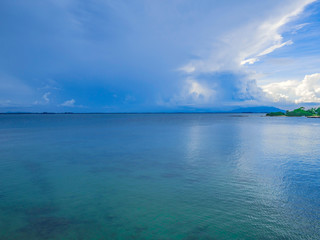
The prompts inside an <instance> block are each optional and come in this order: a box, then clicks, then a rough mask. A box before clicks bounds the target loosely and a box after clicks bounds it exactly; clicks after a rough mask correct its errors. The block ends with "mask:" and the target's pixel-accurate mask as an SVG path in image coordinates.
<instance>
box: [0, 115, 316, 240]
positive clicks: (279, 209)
mask: <svg viewBox="0 0 320 240" xmlns="http://www.w3.org/2000/svg"><path fill="white" fill-rule="evenodd" d="M318 121H319V119H307V118H268V117H262V115H259V114H252V115H250V114H243V115H239V114H237V115H235V114H138V115H136V114H128V115H126V114H121V115H117V114H114V115H99V114H96V115H0V124H1V125H0V143H1V145H0V149H1V150H0V210H1V213H2V214H1V215H0V238H1V239H318V238H319V236H320V230H319V229H320V224H319V223H320V221H319V217H320V189H319V187H320V171H319V169H320V168H319V167H320V160H319V157H318V156H320V155H319V153H320V150H319V149H320V148H319V143H320V142H319V140H320V135H319V134H317V132H319V130H320V124H319V123H318Z"/></svg>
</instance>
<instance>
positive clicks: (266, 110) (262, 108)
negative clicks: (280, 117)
mask: <svg viewBox="0 0 320 240" xmlns="http://www.w3.org/2000/svg"><path fill="white" fill-rule="evenodd" d="M231 112H234V113H270V112H285V110H282V109H280V108H276V107H268V106H260V107H243V108H237V109H234V110H232V111H231Z"/></svg>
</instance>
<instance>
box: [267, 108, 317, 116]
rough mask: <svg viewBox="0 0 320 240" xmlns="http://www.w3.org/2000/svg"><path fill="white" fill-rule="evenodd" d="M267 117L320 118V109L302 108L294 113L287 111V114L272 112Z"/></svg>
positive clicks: (293, 111)
mask: <svg viewBox="0 0 320 240" xmlns="http://www.w3.org/2000/svg"><path fill="white" fill-rule="evenodd" d="M266 116H269V117H303V116H304V117H308V118H320V107H318V108H310V109H305V108H304V107H300V108H297V109H294V110H292V111H289V110H287V111H286V112H281V111H278V112H270V113H267V114H266Z"/></svg>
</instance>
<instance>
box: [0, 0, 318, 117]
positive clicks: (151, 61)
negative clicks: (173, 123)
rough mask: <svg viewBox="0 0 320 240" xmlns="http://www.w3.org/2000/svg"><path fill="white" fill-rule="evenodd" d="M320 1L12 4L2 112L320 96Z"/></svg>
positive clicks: (4, 45) (177, 106) (2, 59)
mask: <svg viewBox="0 0 320 240" xmlns="http://www.w3.org/2000/svg"><path fill="white" fill-rule="evenodd" d="M319 6H320V4H319V2H318V1H316V0H290V1H289V0H284V1H275V0H270V1H265V2H261V1H259V2H257V1H253V0H246V1H241V3H240V2H239V1H233V0H230V1H209V0H208V1H206V0H205V1H201V2H199V1H193V0H187V1H181V0H176V1H158V0H155V1H147V0H138V1H130V2H129V1H125V0H118V1H113V0H106V1H103V0H94V1H91V2H90V3H88V2H86V1H75V0H66V1H62V0H61V1H53V0H52V1H51V0H49V1H45V2H43V1H40V0H32V1H28V3H27V2H25V1H22V0H18V1H9V0H4V1H2V2H1V3H0V11H1V14H0V18H1V24H0V31H1V36H0V41H1V44H0V50H1V55H0V63H1V65H0V93H1V94H0V112H6V111H28V112H29V111H30V112H37V111H55V112H63V111H74V112H157V111H181V110H190V111H192V110H201V109H206V110H212V111H220V110H229V109H233V108H238V107H254V106H275V107H279V108H284V109H291V108H295V107H298V106H318V105H320V64H319V63H320V58H319V55H320V49H319V48H318V42H319V40H320V32H319V31H318V29H319V26H320V24H319V20H320V19H319V16H320V13H319V9H320V8H319Z"/></svg>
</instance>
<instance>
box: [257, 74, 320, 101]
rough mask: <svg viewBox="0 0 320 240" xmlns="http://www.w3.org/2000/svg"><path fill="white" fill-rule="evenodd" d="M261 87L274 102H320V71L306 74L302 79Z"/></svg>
mask: <svg viewBox="0 0 320 240" xmlns="http://www.w3.org/2000/svg"><path fill="white" fill-rule="evenodd" d="M261 87H262V89H263V91H264V92H265V93H266V94H267V95H268V96H269V97H270V98H271V99H272V100H273V101H274V102H287V103H291V102H292V103H296V104H297V103H320V73H315V74H311V75H306V76H305V77H304V79H303V80H302V81H297V80H289V81H284V82H278V83H271V84H267V85H264V86H261Z"/></svg>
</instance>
